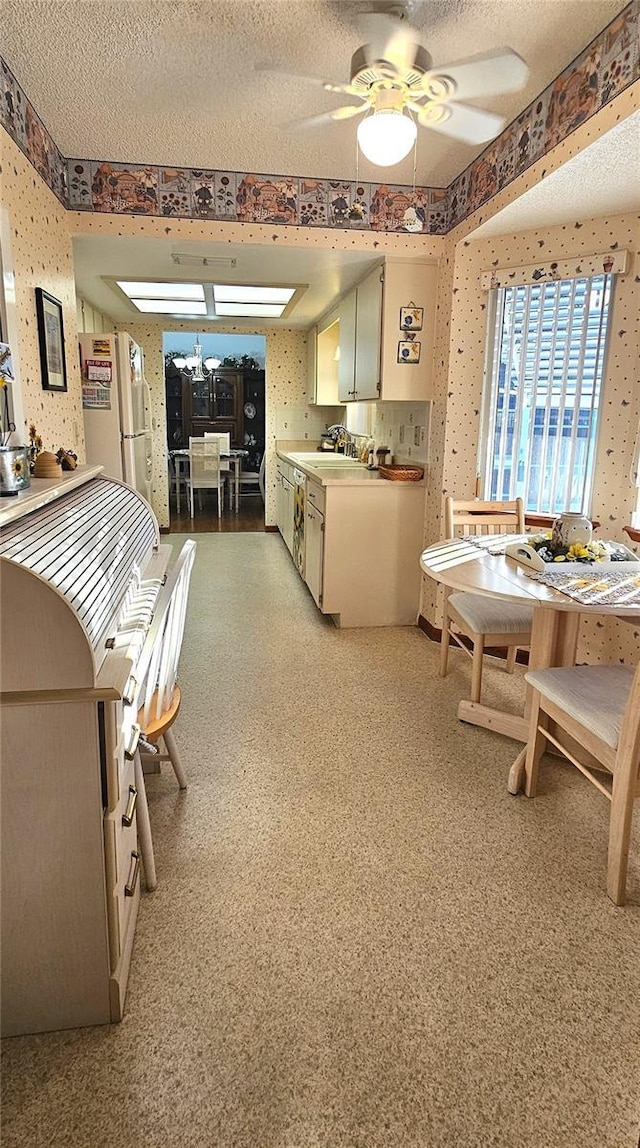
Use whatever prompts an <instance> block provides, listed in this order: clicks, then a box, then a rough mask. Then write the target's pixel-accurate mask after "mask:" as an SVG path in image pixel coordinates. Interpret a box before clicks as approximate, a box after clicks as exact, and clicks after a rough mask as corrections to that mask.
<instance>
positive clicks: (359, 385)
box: [353, 267, 383, 402]
mask: <svg viewBox="0 0 640 1148" xmlns="http://www.w3.org/2000/svg"><path fill="white" fill-rule="evenodd" d="M382 303H383V282H382V269H381V268H380V267H374V269H373V271H371V272H370V273H369V274H368V275H367V277H366V279H363V280H362V282H361V283H358V286H357V287H356V332H355V334H356V338H355V356H354V358H355V364H354V380H355V383H354V394H353V397H354V399H355V400H356V402H362V401H363V400H364V399H377V398H378V397H379V394H380V344H381V335H382Z"/></svg>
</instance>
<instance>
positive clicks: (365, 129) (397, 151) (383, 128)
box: [358, 108, 418, 167]
mask: <svg viewBox="0 0 640 1148" xmlns="http://www.w3.org/2000/svg"><path fill="white" fill-rule="evenodd" d="M417 134H418V129H417V128H416V125H415V122H414V121H413V120H412V119H410V117H409V116H406V115H404V113H403V112H402V111H401V110H399V109H398V108H384V109H382V110H380V111H375V112H374V113H373V115H370V116H367V117H366V118H365V119H364V120H361V122H360V123H359V124H358V146H359V148H360V151H361V152H362V154H363V155H364V156H365V157H366V158H367V159H368V160H369V161H370V162H371V163H374V164H376V166H377V167H393V165H394V164H396V163H400V160H402V159H404V158H405V156H407V155H408V154H409V152H410V151H411V148H412V147H413V145H414V144H415V142H416V136H417Z"/></svg>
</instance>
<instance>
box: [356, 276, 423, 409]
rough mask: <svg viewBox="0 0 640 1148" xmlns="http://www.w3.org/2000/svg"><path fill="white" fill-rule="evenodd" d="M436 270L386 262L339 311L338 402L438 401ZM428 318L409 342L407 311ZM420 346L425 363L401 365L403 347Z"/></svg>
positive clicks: (364, 281)
mask: <svg viewBox="0 0 640 1148" xmlns="http://www.w3.org/2000/svg"><path fill="white" fill-rule="evenodd" d="M437 281H438V269H437V264H436V263H435V262H434V263H428V262H425V261H420V262H419V261H417V260H415V259H411V260H393V259H387V260H385V262H384V264H380V265H379V266H377V267H375V268H374V269H373V270H372V271H370V272H369V274H368V275H366V276H365V278H364V279H363V280H362V281H361V282H360V283H358V284H357V285H356V286H355V287H354V288H353V289H352V290H351V291H349V292H348V294H347V295H345V296H344V298H343V299H341V300H340V302H339V303H338V306H337V313H338V315H339V320H340V328H339V330H340V364H339V387H338V397H339V401H340V402H341V403H350V402H362V401H363V400H368V399H383V400H387V401H389V400H397V399H401V400H405V401H412V402H424V401H427V400H428V399H431V398H432V397H433V351H434V337H435V314H436V292H437ZM410 306H414V307H417V308H421V309H422V312H423V319H422V329H421V330H420V331H417V330H415V328H414V330H413V331H412V334H414V335H415V338H414V339H413V340H408V339H407V332H406V330H402V329H401V327H400V312H401V309H402V308H403V307H410ZM410 341H411V342H414V343H416V344H418V343H419V344H420V359H419V362H416V363H408V362H406V361H404V360H402V359H400V347H399V344H400V343H401V342H410Z"/></svg>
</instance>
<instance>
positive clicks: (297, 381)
mask: <svg viewBox="0 0 640 1148" xmlns="http://www.w3.org/2000/svg"><path fill="white" fill-rule="evenodd" d="M116 329H117V330H119V331H128V332H129V334H130V335H131V337H132V338H133V339H135V341H136V342H137V343H139V344H140V346H141V347H142V348H143V350H144V362H145V374H146V377H147V382H148V383H149V387H150V389H151V404H152V410H151V413H152V417H153V425H154V436H153V450H154V473H153V487H152V491H153V493H152V499H151V503H152V506H153V509H154V511H155V513H156V516H157V518H158V522H159V523H160V526H168V525H169V490H168V479H167V474H168V470H167V468H168V463H167V429H166V403H165V391H164V356H163V353H162V333H163V331H186V332H190V333H192V334H193V338H194V339H195V335H196V333H197V332H198V331H200V332H202V331H206V330H208V329H211V328H210V325H208V324H206V323H205V324H203V323H202V321H200V322H197V321H196V322H193V321H191V322H184V323H180V322H177V321H175V320H172V321H170V322H166V323H162V324H158V323H120V324H118V326H117V328H116ZM215 330H216V333H217V334H221V335H222V334H227V335H228V334H235V333H241V334H242V333H245V332H246V328H242V327H236V326H233V325H231V324H230V325H229V326H224V327H222V326H220V325H219V324H218V323H216V325H215ZM252 333H254V334H256V335H265V336H266V340H267V351H266V375H265V387H266V408H267V415H266V418H267V426H266V441H267V462H266V469H267V487H266V502H267V505H266V522H267V523H268V524H273V523H275V491H276V485H275V443H276V434H277V429H278V416H279V414H280V416H281V415H282V412H283V410H284V409H286V408H291V409H292V411H295V413H296V414H298V413H299V410H300V408H304V410H305V411H307V413H308V417H309V419H310V420H311V422H312V423H313V426H314V428H315V425H316V422H317V419H318V416H317V413H316V412H314V411H313V409H309V408H308V407H307V404H308V402H309V394H308V385H307V334H306V331H296V330H292V329H290V328H286V327H278V328H269V327H255V328H252ZM296 425H297V424H296ZM280 437H283V438H284V437H289V438H290V437H300V438H302V437H303V436H302V435H301V434H300V435H298V434H297V433H296V435H295V436H294V435H293V433H292V434H291V435H289V434H287V435H285V434H281V435H280Z"/></svg>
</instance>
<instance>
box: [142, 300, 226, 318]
mask: <svg viewBox="0 0 640 1148" xmlns="http://www.w3.org/2000/svg"><path fill="white" fill-rule="evenodd" d="M131 302H132V303H133V305H134V307H137V308H138V310H139V311H144V312H145V314H151V315H206V313H207V304H206V303H199V302H198V300H197V299H132V300H131Z"/></svg>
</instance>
